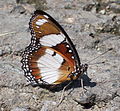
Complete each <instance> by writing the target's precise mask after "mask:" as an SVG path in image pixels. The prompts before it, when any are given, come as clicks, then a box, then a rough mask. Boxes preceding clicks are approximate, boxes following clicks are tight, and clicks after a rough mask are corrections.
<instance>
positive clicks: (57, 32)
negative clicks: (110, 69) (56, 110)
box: [21, 10, 88, 85]
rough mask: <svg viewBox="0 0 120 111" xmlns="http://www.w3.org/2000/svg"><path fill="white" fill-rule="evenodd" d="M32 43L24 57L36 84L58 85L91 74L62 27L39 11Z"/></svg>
mask: <svg viewBox="0 0 120 111" xmlns="http://www.w3.org/2000/svg"><path fill="white" fill-rule="evenodd" d="M29 28H30V31H31V35H32V38H31V43H30V44H29V46H28V47H26V48H25V51H24V53H23V55H22V60H21V62H22V69H23V70H24V73H25V77H26V78H27V79H28V81H29V82H30V83H32V84H37V85H39V84H43V85H58V84H61V83H64V82H65V81H72V80H76V79H78V78H79V77H80V76H81V75H82V74H84V72H85V71H86V70H87V67H88V65H87V64H84V65H83V64H81V62H80V58H79V56H78V53H77V51H76V48H75V46H74V44H73V42H72V41H71V39H70V38H69V36H68V34H67V33H66V32H65V30H64V29H63V28H62V27H61V25H59V23H58V22H57V21H56V20H55V19H53V18H52V17H51V16H50V15H49V14H47V13H46V12H44V11H41V10H36V11H35V12H34V14H33V16H32V17H31V19H30V22H29Z"/></svg>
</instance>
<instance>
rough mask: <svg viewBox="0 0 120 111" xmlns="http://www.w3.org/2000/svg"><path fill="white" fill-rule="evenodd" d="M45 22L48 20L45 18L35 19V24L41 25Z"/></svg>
mask: <svg viewBox="0 0 120 111" xmlns="http://www.w3.org/2000/svg"><path fill="white" fill-rule="evenodd" d="M46 22H48V21H47V20H46V19H38V21H36V24H37V25H43V24H44V23H46Z"/></svg>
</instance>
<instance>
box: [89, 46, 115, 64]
mask: <svg viewBox="0 0 120 111" xmlns="http://www.w3.org/2000/svg"><path fill="white" fill-rule="evenodd" d="M111 50H113V48H109V49H108V50H107V51H105V52H103V53H102V54H100V55H98V56H97V57H95V58H94V59H92V60H90V61H88V62H87V64H89V63H90V62H92V61H94V60H95V59H97V58H99V57H101V56H102V55H104V54H106V53H107V52H109V51H111ZM89 65H90V64H89Z"/></svg>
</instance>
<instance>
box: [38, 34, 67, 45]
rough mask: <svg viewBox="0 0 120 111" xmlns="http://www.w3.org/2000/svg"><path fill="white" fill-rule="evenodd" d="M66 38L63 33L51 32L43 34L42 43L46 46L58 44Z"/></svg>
mask: <svg viewBox="0 0 120 111" xmlns="http://www.w3.org/2000/svg"><path fill="white" fill-rule="evenodd" d="M64 40H65V37H64V36H63V35H62V34H50V35H46V36H43V37H42V38H41V39H40V43H41V44H42V45H44V46H50V47H51V46H56V45H57V44H60V43H61V42H62V41H64Z"/></svg>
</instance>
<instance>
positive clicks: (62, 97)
mask: <svg viewBox="0 0 120 111" xmlns="http://www.w3.org/2000/svg"><path fill="white" fill-rule="evenodd" d="M72 82H73V81H71V82H69V84H67V85H66V86H65V87H64V88H63V90H62V94H61V98H60V101H59V102H58V104H57V105H56V106H57V107H58V106H59V105H60V104H61V103H62V101H63V100H64V99H65V96H64V92H65V89H66V88H67V87H68V86H69V85H70V84H71V83H72ZM68 95H69V94H68Z"/></svg>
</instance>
